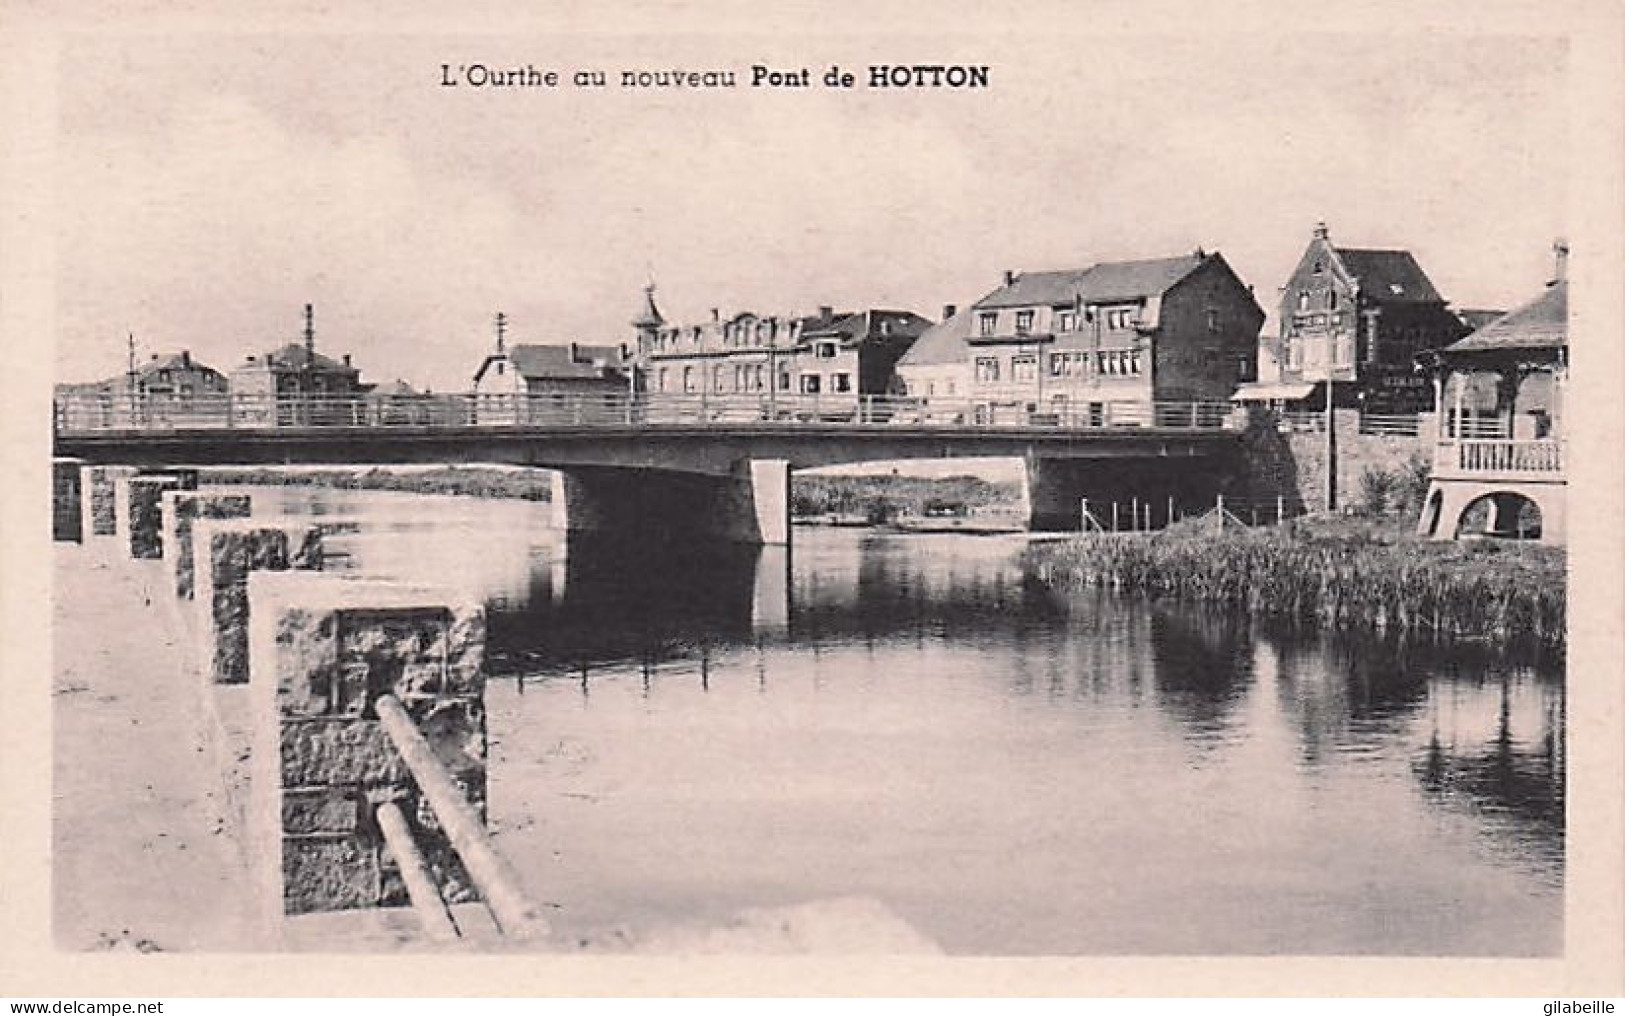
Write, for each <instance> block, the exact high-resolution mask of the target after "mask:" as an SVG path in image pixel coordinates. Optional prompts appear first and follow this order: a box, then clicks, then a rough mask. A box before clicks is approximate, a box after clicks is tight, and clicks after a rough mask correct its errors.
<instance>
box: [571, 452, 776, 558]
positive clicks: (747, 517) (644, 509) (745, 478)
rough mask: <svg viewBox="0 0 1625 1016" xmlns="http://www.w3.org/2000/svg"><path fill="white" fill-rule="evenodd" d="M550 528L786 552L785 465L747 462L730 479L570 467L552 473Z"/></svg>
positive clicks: (644, 470)
mask: <svg viewBox="0 0 1625 1016" xmlns="http://www.w3.org/2000/svg"><path fill="white" fill-rule="evenodd" d="M553 526H554V528H555V529H559V530H562V531H564V532H566V533H591V534H595V535H604V536H613V535H615V534H635V535H636V536H638V537H640V538H650V537H652V538H657V539H683V538H692V537H704V538H712V539H723V540H731V541H734V542H738V543H755V544H767V545H769V546H786V545H788V544H789V542H790V465H789V463H788V462H786V461H784V460H783V459H750V460H746V461H745V462H743V463H741V464H740V466H739V467H738V468H737V469H736V471H735V473H734V475H731V476H710V475H705V474H700V473H681V472H676V471H672V470H662V469H640V468H620V467H575V468H569V469H561V470H559V471H557V472H555V473H554V474H553Z"/></svg>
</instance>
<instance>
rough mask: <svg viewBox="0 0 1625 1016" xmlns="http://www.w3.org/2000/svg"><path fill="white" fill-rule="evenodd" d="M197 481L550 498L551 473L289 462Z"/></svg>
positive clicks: (215, 473)
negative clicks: (309, 465) (319, 465)
mask: <svg viewBox="0 0 1625 1016" xmlns="http://www.w3.org/2000/svg"><path fill="white" fill-rule="evenodd" d="M198 481H199V482H200V483H209V484H248V485H260V486H273V487H330V488H334V489H338V490H396V491H406V492H409V493H413V494H451V495H459V496H464V497H505V498H517V499H520V500H524V501H551V500H552V498H553V481H552V474H551V473H549V472H547V471H545V470H537V469H530V468H527V467H523V466H425V467H412V466H352V467H340V468H333V469H326V468H296V467H290V466H264V467H233V466H220V467H210V468H208V469H205V470H202V471H201V472H200V473H199V475H198Z"/></svg>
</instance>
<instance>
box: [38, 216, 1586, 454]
mask: <svg viewBox="0 0 1625 1016" xmlns="http://www.w3.org/2000/svg"><path fill="white" fill-rule="evenodd" d="M1557 274H1558V276H1559V277H1561V275H1562V264H1561V261H1560V263H1559V266H1558V272H1557ZM312 313H313V312H312V310H311V308H310V307H309V306H308V305H307V306H306V308H305V332H304V336H303V340H304V341H303V342H302V343H301V342H290V343H287V344H285V345H283V346H281V347H280V348H276V349H272V350H269V351H266V352H264V353H252V354H248V355H247V356H245V357H244V359H243V360H242V361H241V362H240V363H239V364H237V365H236V366H235V367H234V368H233V369H231V370H230V371H229V372H228V373H222V372H220V371H217V370H215V369H213V368H211V367H209V366H207V365H205V364H202V363H200V362H198V361H196V360H194V359H193V358H192V357H191V355H190V354H189V353H188V352H185V351H183V352H181V353H178V354H175V355H170V356H162V357H160V356H153V357H152V359H151V360H150V361H149V362H147V363H145V364H141V365H136V364H134V363H133V362H132V364H131V366H130V369H129V370H127V371H126V372H124V373H122V374H119V375H117V376H114V377H112V378H109V379H107V380H106V381H103V382H99V383H95V384H91V385H64V386H58V388H59V394H67V395H72V396H75V397H76V399H75V401H76V403H77V404H80V405H83V404H85V403H86V401H87V400H86V398H85V397H86V396H90V397H91V398H90V399H89V401H90V403H91V404H95V403H97V402H98V401H99V403H100V404H102V405H103V406H106V407H110V408H111V409H113V410H114V411H116V409H117V407H118V406H119V405H120V404H122V402H123V401H124V397H125V396H127V395H131V394H132V393H133V394H139V395H140V396H142V402H143V405H144V406H145V407H147V409H149V410H151V409H152V407H154V406H162V405H168V406H171V407H173V408H174V409H175V410H176V411H180V410H183V409H184V408H185V407H187V406H189V405H193V404H209V403H211V401H212V400H215V399H216V398H217V397H218V396H222V395H225V394H226V393H228V392H229V393H231V394H232V396H233V397H234V402H235V403H236V404H237V405H238V406H239V411H257V412H262V413H270V412H275V413H277V414H278V417H279V418H281V417H282V416H288V415H290V414H296V413H298V412H299V411H300V409H299V407H300V406H308V404H309V403H310V402H312V401H314V402H316V403H320V404H325V405H328V406H332V405H335V404H340V405H341V404H343V403H344V402H345V400H354V401H355V402H357V403H362V402H367V403H371V404H373V405H374V406H377V405H389V406H397V407H398V406H400V405H405V404H408V403H409V402H410V401H411V400H417V401H418V402H426V401H428V400H431V399H432V398H434V397H430V396H426V395H421V394H420V393H418V392H416V391H415V390H414V389H413V388H412V387H411V386H410V385H408V384H406V383H405V382H403V381H395V382H391V383H389V384H387V385H382V386H375V385H371V384H367V383H364V382H363V381H362V380H361V376H360V371H359V369H358V368H356V367H355V366H354V365H353V364H352V363H351V361H350V357H349V355H347V354H346V355H344V356H342V357H341V358H339V359H336V360H335V359H333V358H331V357H328V356H326V355H324V354H322V353H319V352H317V350H316V344H315V330H314V326H313V318H312ZM1277 316H1278V322H1279V325H1278V328H1277V329H1276V331H1275V333H1274V334H1270V335H1263V334H1261V330H1262V327H1263V324H1264V321H1265V313H1264V310H1263V308H1262V307H1261V306H1260V305H1259V302H1258V300H1257V299H1256V297H1255V295H1254V292H1253V288H1252V286H1250V285H1248V284H1246V283H1245V282H1243V281H1242V280H1241V278H1240V277H1238V275H1237V274H1236V272H1235V271H1234V270H1233V269H1232V268H1231V266H1230V265H1229V263H1228V262H1227V261H1226V260H1225V258H1224V256H1223V255H1222V254H1221V253H1220V252H1218V251H1204V250H1202V249H1197V250H1194V251H1192V252H1190V253H1188V254H1182V255H1178V256H1173V257H1165V258H1155V259H1145V260H1129V261H1108V262H1100V263H1096V264H1091V265H1085V266H1081V267H1077V268H1068V269H1061V270H1050V271H1031V272H1017V271H1007V272H1005V273H1003V276H1002V277H1001V278H1000V279H999V280H998V282H997V284H996V285H994V286H993V288H991V289H990V290H989V291H987V292H986V293H984V294H982V295H981V296H980V297H978V298H976V299H974V300H972V301H971V302H969V303H968V304H966V305H964V306H963V307H960V306H957V305H949V306H947V307H944V308H943V310H942V314H941V315H940V317H939V318H938V319H936V320H934V321H933V320H928V319H927V318H925V317H923V316H921V315H920V314H917V313H915V312H913V311H910V310H900V309H893V308H879V307H871V308H863V309H856V310H836V309H835V308H834V307H833V306H822V307H819V308H817V310H816V312H815V313H812V314H800V313H779V314H758V313H755V312H749V311H746V312H740V313H735V314H732V315H728V316H725V315H723V314H722V313H721V312H720V311H719V310H713V311H712V312H711V313H710V315H709V316H708V317H707V318H706V319H704V320H702V321H700V322H698V323H680V322H674V321H671V320H668V319H667V318H666V316H665V315H664V314H663V313H662V312H661V311H660V309H659V307H658V305H657V303H656V300H655V288H654V286H653V284H652V283H651V284H650V285H648V286H646V287H645V289H644V291H643V294H642V300H641V301H640V304H639V306H638V309H637V311H636V313H635V315H634V316H633V318H632V319H631V321H630V322H629V323H630V325H631V329H632V334H631V335H630V337H629V338H630V341H626V342H618V343H581V342H565V343H519V344H513V345H510V344H509V343H508V341H507V322H506V318H505V317H504V316H503V315H498V316H497V327H496V336H495V346H494V348H493V349H491V350H490V351H489V352H487V353H486V354H485V355H484V356H483V357H482V358H481V360H480V363H479V365H478V366H477V367H476V369H475V370H474V371H473V375H472V387H471V390H472V391H473V392H474V393H475V395H476V402H475V405H476V406H484V407H485V408H486V409H487V410H488V411H489V412H497V411H500V408H501V406H502V405H503V404H504V403H506V404H507V405H514V404H516V403H514V401H513V400H512V399H511V398H510V397H511V396H514V395H519V394H523V395H555V396H557V395H579V394H604V395H609V396H617V397H618V396H620V395H623V394H626V393H629V392H640V393H647V394H648V395H649V396H650V397H651V398H655V399H657V398H658V397H659V396H664V395H671V396H700V397H701V398H707V399H718V400H723V399H742V400H746V401H751V402H756V403H763V402H766V403H771V402H772V401H773V400H775V399H779V398H783V399H784V400H785V401H786V402H787V403H796V402H797V401H801V402H805V401H806V400H807V399H808V398H809V397H810V398H812V399H814V400H819V401H821V402H822V403H824V404H827V405H835V406H839V405H840V404H841V403H842V402H843V401H852V402H855V401H856V400H858V399H860V398H862V397H864V396H907V397H909V398H911V399H917V400H920V401H922V402H924V403H928V404H941V405H945V406H949V407H955V409H956V411H957V412H961V413H963V414H964V415H966V416H967V417H969V416H972V415H973V416H974V418H975V419H977V420H979V421H982V422H1018V421H1026V420H1033V419H1040V420H1042V419H1054V418H1057V417H1060V418H1072V419H1076V418H1077V417H1078V415H1079V414H1084V413H1087V414H1089V415H1090V417H1091V418H1092V417H1095V416H1098V415H1099V414H1101V413H1102V412H1103V411H1104V408H1105V407H1109V406H1111V405H1114V404H1122V403H1182V402H1222V401H1241V402H1265V403H1271V404H1274V405H1275V406H1277V407H1280V408H1287V409H1290V408H1293V407H1302V408H1314V409H1323V408H1324V405H1325V403H1326V401H1327V397H1328V395H1329V396H1330V398H1331V400H1332V401H1333V402H1335V403H1336V404H1338V405H1340V406H1343V407H1346V408H1359V409H1361V410H1363V411H1365V412H1368V413H1373V414H1415V413H1417V412H1421V411H1426V410H1430V409H1433V408H1434V407H1435V405H1436V404H1437V403H1438V402H1439V401H1440V392H1439V391H1438V389H1437V385H1436V384H1435V380H1436V379H1435V378H1433V377H1431V376H1430V374H1429V373H1428V372H1427V371H1426V370H1423V369H1419V364H1425V363H1426V362H1427V360H1428V357H1429V356H1435V355H1437V354H1438V353H1439V351H1442V350H1446V349H1447V348H1449V347H1451V346H1452V344H1453V343H1456V342H1458V341H1460V340H1461V339H1463V337H1464V336H1467V335H1469V334H1470V333H1473V332H1474V331H1475V329H1476V327H1477V326H1480V325H1484V324H1486V323H1487V322H1489V321H1492V320H1494V319H1497V318H1499V317H1500V315H1499V312H1493V311H1454V310H1452V309H1451V308H1450V306H1449V304H1448V303H1447V301H1446V300H1445V299H1444V298H1443V296H1442V295H1441V294H1440V293H1439V291H1438V290H1437V288H1436V287H1435V286H1434V285H1433V283H1432V281H1431V280H1430V279H1429V278H1428V276H1427V274H1426V272H1425V271H1424V270H1423V269H1422V266H1421V265H1420V264H1419V263H1418V262H1417V260H1416V258H1415V257H1414V256H1413V255H1412V254H1411V253H1410V252H1409V251H1405V250H1375V249H1367V248H1353V247H1344V246H1338V245H1336V244H1334V243H1333V242H1332V239H1331V236H1330V232H1329V230H1328V229H1327V228H1326V226H1325V224H1324V223H1322V224H1319V225H1317V226H1316V228H1315V230H1314V232H1313V235H1312V236H1311V238H1310V240H1309V243H1308V245H1307V246H1306V248H1305V250H1304V252H1303V254H1302V256H1301V257H1300V258H1299V261H1298V263H1297V265H1296V267H1295V268H1294V270H1293V272H1292V274H1291V275H1290V276H1289V277H1288V279H1287V280H1286V283H1285V284H1284V285H1283V286H1282V287H1281V290H1280V303H1279V307H1278V315H1277ZM1536 373H1537V374H1540V373H1542V372H1536ZM1328 382H1331V383H1332V391H1331V392H1330V393H1328V392H1327V391H1326V385H1327V384H1328ZM1518 383H1519V385H1520V389H1519V392H1518V393H1516V394H1518V395H1519V396H1520V398H1521V405H1522V407H1523V409H1522V410H1521V411H1520V412H1521V415H1520V416H1519V418H1518V420H1517V422H1516V423H1509V424H1508V426H1509V427H1510V428H1511V429H1512V430H1516V431H1517V433H1519V434H1524V433H1530V434H1546V433H1549V432H1550V431H1551V429H1552V424H1551V417H1552V416H1553V412H1554V410H1553V407H1552V405H1551V403H1552V401H1553V398H1552V397H1551V396H1550V395H1547V394H1542V393H1544V392H1549V391H1550V389H1551V383H1550V381H1549V380H1547V381H1542V380H1541V379H1540V378H1539V377H1537V378H1536V379H1535V380H1534V381H1529V380H1528V379H1527V377H1526V378H1525V379H1524V380H1521V381H1519V382H1518ZM1504 387H1505V385H1504V383H1503V382H1502V381H1497V380H1493V379H1491V380H1481V381H1479V382H1478V383H1476V384H1466V383H1464V384H1463V385H1462V390H1461V391H1459V392H1456V393H1455V394H1454V397H1453V398H1454V400H1453V401H1452V402H1451V403H1450V404H1449V406H1448V407H1445V408H1447V409H1448V410H1449V411H1450V412H1459V413H1463V414H1467V415H1469V416H1477V417H1484V416H1488V415H1494V414H1497V413H1501V412H1503V411H1504V406H1505V405H1506V404H1508V403H1509V402H1510V401H1511V400H1510V399H1509V398H1507V397H1505V394H1506V393H1505V392H1504V391H1503V389H1504ZM243 407H248V409H244V408H243ZM254 407H259V408H258V409H254ZM1509 433H1510V431H1509Z"/></svg>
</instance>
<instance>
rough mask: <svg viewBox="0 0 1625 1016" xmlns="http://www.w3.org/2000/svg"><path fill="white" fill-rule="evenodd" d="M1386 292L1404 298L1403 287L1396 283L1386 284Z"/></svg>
mask: <svg viewBox="0 0 1625 1016" xmlns="http://www.w3.org/2000/svg"><path fill="white" fill-rule="evenodd" d="M1388 292H1390V293H1392V294H1394V295H1395V296H1404V295H1405V287H1404V286H1402V285H1400V284H1399V283H1397V282H1390V283H1388Z"/></svg>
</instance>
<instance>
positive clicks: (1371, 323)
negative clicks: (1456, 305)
mask: <svg viewBox="0 0 1625 1016" xmlns="http://www.w3.org/2000/svg"><path fill="white" fill-rule="evenodd" d="M1280 318H1281V329H1280V335H1279V337H1278V338H1275V339H1273V340H1271V339H1266V340H1265V341H1264V343H1263V348H1262V349H1261V351H1260V352H1261V356H1262V358H1263V359H1265V360H1268V361H1272V362H1273V364H1274V365H1275V367H1276V368H1277V369H1278V371H1279V377H1278V381H1279V382H1280V385H1282V386H1288V387H1290V386H1294V385H1295V386H1298V389H1297V391H1296V392H1294V393H1293V395H1294V397H1295V398H1308V399H1309V401H1310V405H1316V403H1315V396H1314V394H1313V386H1315V385H1316V384H1317V383H1319V382H1323V381H1325V380H1326V379H1327V378H1330V379H1331V380H1333V381H1336V382H1349V384H1348V385H1346V386H1342V385H1340V386H1339V387H1338V389H1337V392H1336V393H1335V394H1336V397H1337V398H1338V399H1339V400H1340V401H1341V400H1342V399H1344V398H1345V397H1346V398H1348V399H1349V400H1351V402H1350V404H1358V405H1359V406H1361V407H1362V408H1364V409H1366V410H1367V411H1371V412H1377V413H1415V412H1420V411H1423V410H1426V409H1427V408H1429V402H1430V397H1431V395H1432V392H1431V391H1430V390H1429V389H1428V385H1427V381H1426V379H1425V378H1423V377H1421V376H1420V375H1418V374H1417V373H1416V370H1415V360H1416V356H1417V354H1418V353H1421V352H1424V351H1426V350H1430V349H1439V348H1441V347H1443V346H1446V345H1449V344H1450V343H1451V342H1454V341H1455V340H1456V339H1458V338H1460V337H1461V336H1462V335H1464V334H1466V332H1467V331H1468V330H1469V329H1468V326H1467V325H1465V324H1463V323H1462V320H1461V318H1459V317H1457V316H1456V315H1455V314H1453V313H1451V311H1450V310H1449V308H1448V307H1447V305H1446V303H1445V300H1444V298H1443V297H1441V296H1440V295H1439V292H1438V290H1436V289H1434V288H1433V283H1432V282H1431V281H1430V280H1429V279H1428V277H1427V274H1426V273H1425V272H1423V271H1422V266H1421V265H1419V264H1418V263H1417V261H1416V258H1415V257H1413V256H1412V255H1411V253H1410V251H1406V250H1365V249H1359V248H1354V247H1335V246H1333V245H1332V241H1331V236H1330V233H1329V232H1328V231H1327V229H1326V224H1325V223H1321V224H1320V225H1318V226H1317V227H1316V228H1315V235H1314V237H1313V238H1312V239H1311V240H1310V241H1309V246H1308V247H1307V248H1306V249H1305V250H1304V252H1303V257H1302V258H1301V259H1300V260H1299V261H1298V266H1297V268H1296V269H1294V270H1293V272H1292V276H1291V277H1290V278H1289V279H1288V280H1287V283H1286V285H1285V286H1283V287H1282V291H1281V310H1280ZM1322 397H1323V396H1322Z"/></svg>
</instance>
